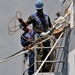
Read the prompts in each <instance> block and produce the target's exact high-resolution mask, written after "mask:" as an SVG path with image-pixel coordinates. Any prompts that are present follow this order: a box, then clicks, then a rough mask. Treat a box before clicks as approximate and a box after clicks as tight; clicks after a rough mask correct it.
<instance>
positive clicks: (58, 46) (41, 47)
mask: <svg viewBox="0 0 75 75" xmlns="http://www.w3.org/2000/svg"><path fill="white" fill-rule="evenodd" d="M43 48H44V49H45V48H49V49H50V48H52V47H36V49H43ZM56 48H64V46H58V47H56Z"/></svg>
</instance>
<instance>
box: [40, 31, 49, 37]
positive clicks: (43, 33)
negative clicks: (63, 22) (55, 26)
mask: <svg viewBox="0 0 75 75" xmlns="http://www.w3.org/2000/svg"><path fill="white" fill-rule="evenodd" d="M49 33H50V31H47V32H42V33H41V34H40V36H42V37H45V36H48V35H49Z"/></svg>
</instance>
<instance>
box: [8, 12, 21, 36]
mask: <svg viewBox="0 0 75 75" xmlns="http://www.w3.org/2000/svg"><path fill="white" fill-rule="evenodd" d="M18 14H19V17H18ZM21 17H22V14H21V12H20V11H17V12H16V15H15V17H13V18H12V19H11V20H10V22H9V24H8V33H9V34H10V35H13V34H15V32H17V31H18V30H19V29H20V28H19V25H16V22H17V19H18V18H21ZM12 21H14V26H13V27H11V26H12V24H11V22H12ZM12 29H13V30H12Z"/></svg>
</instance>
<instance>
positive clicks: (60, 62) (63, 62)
mask: <svg viewBox="0 0 75 75" xmlns="http://www.w3.org/2000/svg"><path fill="white" fill-rule="evenodd" d="M36 62H43V61H36ZM46 62H54V63H64V61H46Z"/></svg>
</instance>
